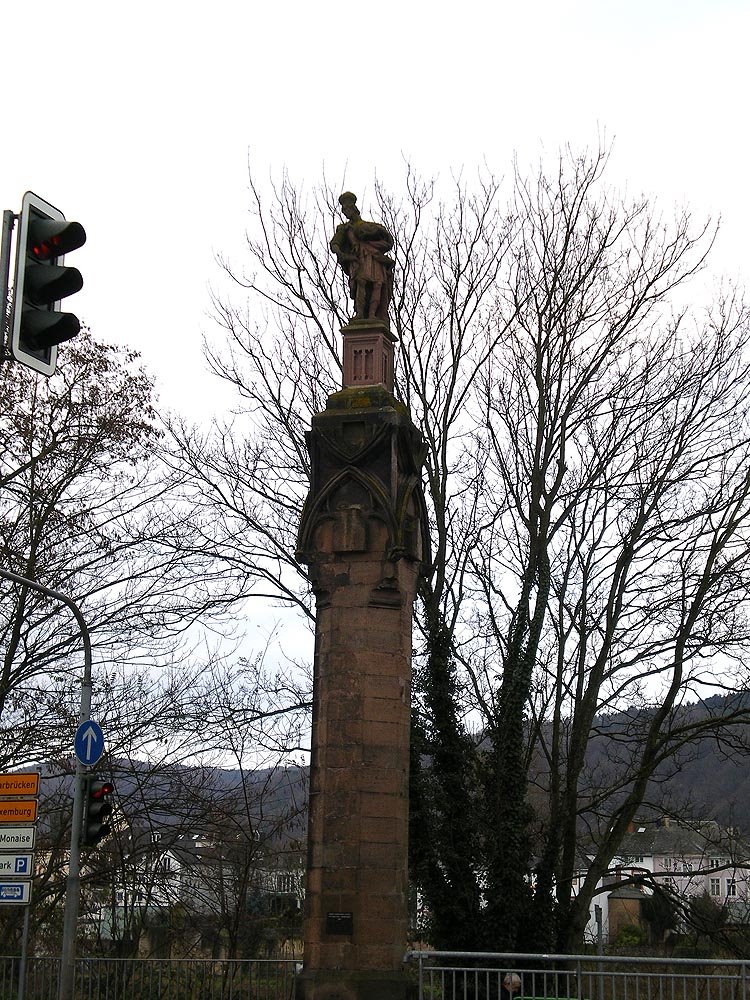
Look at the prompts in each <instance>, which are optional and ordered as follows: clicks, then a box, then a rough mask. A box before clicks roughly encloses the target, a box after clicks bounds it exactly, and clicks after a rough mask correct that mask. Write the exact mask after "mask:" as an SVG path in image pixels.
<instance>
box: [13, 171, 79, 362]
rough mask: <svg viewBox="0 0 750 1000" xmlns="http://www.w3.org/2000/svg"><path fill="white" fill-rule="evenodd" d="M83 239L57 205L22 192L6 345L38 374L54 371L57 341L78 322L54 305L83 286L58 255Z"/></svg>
mask: <svg viewBox="0 0 750 1000" xmlns="http://www.w3.org/2000/svg"><path fill="white" fill-rule="evenodd" d="M85 242H86V232H85V230H84V228H83V226H82V225H81V224H80V223H79V222H66V220H65V216H64V215H63V213H62V212H61V211H60V210H59V209H58V208H55V207H54V206H53V205H50V204H49V203H48V202H46V201H45V200H44V199H43V198H40V197H39V196H38V195H36V194H33V193H32V192H31V191H27V192H26V194H25V195H24V196H23V205H22V207H21V216H20V225H19V232H18V244H17V250H16V276H15V282H14V293H13V325H12V327H11V338H10V348H11V353H12V354H13V357H14V358H15V359H16V361H20V362H21V364H22V365H26V366H27V367H28V368H33V369H34V370H35V371H38V372H41V374H42V375H47V376H49V375H53V374H54V371H55V365H56V363H57V345H58V344H62V343H63V342H64V341H66V340H70V339H71V338H72V337H75V335H76V334H77V333H78V331H79V330H80V328H81V325H80V323H79V322H78V317H77V316H74V315H73V314H72V313H66V312H61V311H60V300H61V299H64V298H66V297H67V296H68V295H73V294H75V292H78V291H80V290H81V288H82V287H83V278H82V277H81V272H80V271H79V270H78V268H76V267H65V266H64V265H63V260H64V258H65V254H66V253H69V252H70V251H72V250H77V249H78V248H79V247H82V246H83V244H84V243H85Z"/></svg>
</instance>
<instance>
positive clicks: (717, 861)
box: [708, 858, 727, 868]
mask: <svg viewBox="0 0 750 1000" xmlns="http://www.w3.org/2000/svg"><path fill="white" fill-rule="evenodd" d="M725 864H727V859H726V858H709V859H708V867H709V868H723V867H724V865H725Z"/></svg>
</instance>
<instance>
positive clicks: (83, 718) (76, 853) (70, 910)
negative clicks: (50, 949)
mask: <svg viewBox="0 0 750 1000" xmlns="http://www.w3.org/2000/svg"><path fill="white" fill-rule="evenodd" d="M0 577H2V578H3V579H5V580H10V581H12V582H13V583H20V584H21V585H22V586H24V587H31V589H32V590H38V591H39V593H40V594H45V595H46V596H47V597H52V598H54V600H56V601H61V602H62V603H63V604H65V605H66V606H67V607H68V608H70V610H71V611H72V612H73V614H74V616H75V619H76V621H77V622H78V627H79V628H80V630H81V636H82V638H83V680H82V682H81V712H80V719H79V725H80V724H81V723H83V722H88V720H89V718H90V715H91V636H90V635H89V630H88V626H87V625H86V622H85V620H84V617H83V615H82V614H81V609H80V608H79V607H78V605H77V604H76V603H75V601H73V600H71V598H70V597H67V596H66V595H65V594H61V593H59V592H58V591H56V590H51V589H50V588H49V587H43V586H42V584H41V583H36V582H35V581H34V580H28V579H27V578H26V577H25V576H18V574H17V573H10V572H8V570H4V569H0ZM82 819H83V764H82V763H81V761H80V760H76V777H75V791H74V793H73V819H72V824H71V830H70V861H69V863H68V878H67V882H66V887H65V913H64V916H63V937H62V959H61V965H60V990H59V993H58V1000H73V986H74V980H75V950H76V924H77V922H78V904H79V900H80V896H81V847H80V843H81V826H82Z"/></svg>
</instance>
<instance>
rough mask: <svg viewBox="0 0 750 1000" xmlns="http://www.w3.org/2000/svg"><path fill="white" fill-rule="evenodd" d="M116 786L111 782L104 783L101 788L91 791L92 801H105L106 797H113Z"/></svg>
mask: <svg viewBox="0 0 750 1000" xmlns="http://www.w3.org/2000/svg"><path fill="white" fill-rule="evenodd" d="M114 790H115V786H114V785H113V784H112V782H111V781H103V782H102V783H101V785H100V786H99V788H94V789H92V791H91V798H92V799H97V800H98V799H103V798H104V796H105V795H111V794H112V792H114Z"/></svg>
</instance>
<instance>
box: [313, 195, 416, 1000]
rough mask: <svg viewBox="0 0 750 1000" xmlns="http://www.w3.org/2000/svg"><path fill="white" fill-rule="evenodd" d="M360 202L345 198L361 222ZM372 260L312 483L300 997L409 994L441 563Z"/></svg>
mask: <svg viewBox="0 0 750 1000" xmlns="http://www.w3.org/2000/svg"><path fill="white" fill-rule="evenodd" d="M353 198H354V196H353V195H351V196H349V195H342V199H341V202H342V206H343V208H344V212H345V214H346V215H347V218H349V219H350V223H349V224H351V222H352V214H353V213H352V214H350V213H349V212H347V207H351V206H353V201H348V202H347V201H346V199H353ZM353 211H354V213H356V219H357V220H359V223H361V226H360V230H361V231H358V232H357V233H356V235H355V236H354V237H352V242H354V243H356V241H357V240H360V239H367V238H368V236H367V233H368V232H369V233H374V234H375V239H377V240H378V241H379V249H378V251H377V252H378V253H379V254H380V256H381V257H382V258H383V259H384V260H385V261H387V258H384V254H383V247H384V248H385V249H386V250H387V249H390V246H391V245H392V241H390V243H388V241H389V240H390V235H389V234H388V233H387V231H386V230H384V229H383V227H382V226H378V225H377V224H375V223H362V220H361V219H359V213H358V212H357V211H356V208H354V210H353ZM349 224H345V226H340V227H339V229H338V230H337V234H336V236H335V237H334V240H333V241H332V243H331V246H332V248H333V249H334V251H335V252H337V254H338V255H339V259H340V260H341V256H342V255H344V254H347V253H354V252H355V250H352V249H351V244H350V243H347V240H348V239H349V238H350V235H351V234H350V235H349V236H345V235H344V234H342V233H341V232H340V231H341V230H343V229H345V228H346V226H347V225H349ZM354 225H355V228H356V225H357V223H356V222H355V223H354ZM364 227H371V228H370V229H369V230H367V232H365V229H364ZM383 234H385V235H383ZM339 237H340V239H338V245H336V244H337V238H339ZM342 247H343V249H342ZM355 249H356V248H355ZM361 260H362V254H361V253H360V257H359V263H358V264H357V267H356V268H355V267H354V266H353V267H352V268H351V271H347V274H348V276H349V279H350V289H351V292H352V298H353V299H354V301H355V305H356V309H357V315H355V317H354V319H353V320H352V321H351V322H350V323H349V324H348V325H347V326H346V327H344V328H343V330H342V334H343V338H344V388H343V389H342V390H341V391H340V392H336V393H334V394H333V395H331V396H330V397H329V399H328V402H327V405H326V409H325V410H324V411H323V412H322V413H318V414H316V415H315V416H314V417H313V420H312V429H311V431H310V432H309V434H308V448H309V451H310V458H311V469H312V475H311V488H310V494H309V496H308V499H307V502H306V504H305V508H304V512H303V515H302V523H301V526H300V531H299V542H298V552H297V558H298V559H299V560H300V561H301V562H304V563H305V564H307V566H308V572H309V576H310V581H311V584H312V587H313V591H314V594H315V598H316V609H317V616H316V629H315V658H314V681H313V728H312V758H311V765H310V806H309V825H308V861H307V884H306V895H305V919H304V945H305V951H304V969H303V972H302V973H301V975H300V976H299V978H298V998H299V1000H376V998H377V1000H388V998H390V997H393V998H400V997H403V996H404V995H405V993H406V980H405V977H404V976H403V972H402V959H403V954H404V951H405V947H406V940H407V925H408V872H407V843H408V840H407V838H408V819H409V816H408V803H409V727H410V678H411V655H412V644H411V641H412V640H411V636H412V607H413V602H414V597H415V593H416V588H417V582H418V577H419V574H420V571H421V566H422V562H423V560H426V559H427V558H428V542H427V521H426V517H425V509H424V499H423V495H422V489H421V478H420V476H421V465H422V460H423V456H424V451H423V444H422V438H421V435H420V434H419V432H418V431H417V429H416V428H415V427H414V425H413V423H412V421H411V418H410V416H409V413H408V411H407V409H406V407H404V406H403V405H402V404H401V403H399V402H398V401H397V400H396V399H395V398H394V396H393V395H392V389H393V345H394V340H395V338H393V337H392V335H391V334H390V331H389V329H388V321H387V306H388V299H389V296H390V285H389V281H390V274H389V273H388V272H385V273H384V272H383V270H382V269H381V271H380V272H378V271H377V269H375V268H371V269H370V270H367V269H366V268H364V269H363V267H362V266H360V265H361ZM349 263H352V264H353V263H354V261H352V260H350V261H349ZM342 264H343V262H342ZM389 265H390V262H388V263H387V264H386V265H385V267H388V266H389ZM390 266H391V267H392V265H390ZM351 272H355V274H354V278H352V273H351ZM373 275H374V277H373ZM379 277H382V278H383V280H382V281H378V280H376V279H377V278H379ZM378 284H379V285H380V287H377V286H378ZM360 313H364V315H360ZM368 313H372V315H368Z"/></svg>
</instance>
